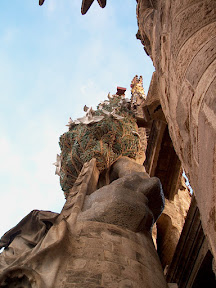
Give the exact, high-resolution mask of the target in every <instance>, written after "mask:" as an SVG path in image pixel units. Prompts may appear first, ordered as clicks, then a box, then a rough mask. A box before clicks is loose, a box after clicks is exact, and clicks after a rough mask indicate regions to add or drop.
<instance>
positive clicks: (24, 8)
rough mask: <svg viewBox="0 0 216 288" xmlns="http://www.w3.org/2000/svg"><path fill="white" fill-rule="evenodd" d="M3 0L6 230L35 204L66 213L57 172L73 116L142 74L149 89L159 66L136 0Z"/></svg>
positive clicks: (2, 206) (0, 226) (2, 209)
mask: <svg viewBox="0 0 216 288" xmlns="http://www.w3.org/2000/svg"><path fill="white" fill-rule="evenodd" d="M107 2H108V3H107V6H106V8H105V9H101V8H100V7H99V5H98V4H97V2H96V1H95V3H94V4H93V5H92V7H91V8H90V10H89V11H88V13H87V14H86V15H84V16H82V15H81V12H80V7H81V0H46V1H45V3H44V5H43V6H41V7H40V6H39V5H38V0H22V1H20V0H7V1H0V64H1V65H0V157H1V163H2V164H1V166H0V175H1V177H0V219H1V221H0V236H1V235H3V234H4V233H5V232H6V231H8V230H9V229H11V228H12V227H13V226H15V225H16V224H17V223H18V222H19V221H20V220H21V219H22V218H23V217H24V216H26V215H27V214H28V213H29V212H30V211H31V210H33V209H38V210H50V211H53V212H60V211H61V209H62V206H63V205H64V202H65V199H64V196H63V192H62V191H61V187H60V184H59V178H58V176H56V175H55V167H54V166H53V165H52V163H53V162H55V160H56V154H57V153H60V149H59V145H58V141H59V136H60V135H62V134H63V133H64V132H66V131H67V130H68V128H67V127H66V126H65V125H66V124H67V123H68V119H69V117H71V118H72V119H76V118H78V117H82V116H83V115H84V111H83V106H84V105H85V104H86V105H87V106H93V108H96V105H97V104H98V103H99V102H100V101H102V100H105V99H106V98H107V94H108V92H111V94H114V93H115V92H116V87H117V86H121V87H125V88H127V92H126V93H127V94H126V95H127V97H130V82H131V80H132V78H133V77H134V76H135V75H136V74H137V75H142V76H143V79H144V90H145V92H146V93H147V91H148V87H149V84H150V80H151V75H152V73H153V71H154V67H153V65H152V62H151V60H150V58H149V57H148V56H147V55H146V54H145V52H144V50H143V47H142V45H141V43H140V41H138V40H137V39H136V36H135V35H136V33H137V29H138V28H137V20H136V1H135V0H118V1H116V0H108V1H107Z"/></svg>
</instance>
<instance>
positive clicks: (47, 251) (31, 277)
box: [0, 157, 167, 288]
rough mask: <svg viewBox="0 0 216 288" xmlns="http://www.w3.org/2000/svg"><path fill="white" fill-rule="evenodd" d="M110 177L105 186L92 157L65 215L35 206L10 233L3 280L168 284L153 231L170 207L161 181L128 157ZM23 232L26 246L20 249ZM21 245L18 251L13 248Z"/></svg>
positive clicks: (0, 262)
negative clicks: (164, 210)
mask: <svg viewBox="0 0 216 288" xmlns="http://www.w3.org/2000/svg"><path fill="white" fill-rule="evenodd" d="M109 178H110V182H111V183H110V184H109V185H105V186H104V187H102V188H100V189H97V185H98V179H99V171H98V169H97V167H96V159H92V160H91V161H90V162H89V163H86V164H85V165H84V166H83V169H82V171H81V173H80V174H79V177H78V178H77V180H76V182H75V184H74V186H73V188H72V189H71V190H70V193H69V195H68V198H67V201H66V204H65V205H64V207H63V209H62V212H61V213H60V214H59V215H57V214H55V213H53V214H49V213H50V212H48V214H47V213H46V212H43V211H41V212H38V211H37V212H34V211H33V212H32V213H31V214H30V215H28V216H27V217H26V218H24V219H23V220H22V221H21V222H20V223H19V224H18V225H17V227H15V228H13V229H12V230H11V231H9V232H8V233H7V234H5V236H4V239H2V240H1V243H4V244H2V246H4V247H7V248H6V249H5V250H4V252H3V253H2V254H1V255H0V272H1V274H0V275H1V276H0V287H8V288H12V287H20V286H21V285H22V287H24V288H26V287H37V288H45V287H47V288H55V287H56V288H57V287H58V288H59V287H65V288H66V287H68V288H70V287H92V288H93V287H95V288H96V287H99V286H100V287H128V286H129V287H147V286H146V285H148V287H150V288H155V287H158V283H159V285H160V287H164V288H166V287H167V286H166V282H165V280H164V276H163V271H162V268H161V266H160V262H159V259H158V256H157V252H156V250H155V249H154V246H153V242H152V239H151V234H150V233H151V227H152V225H153V223H154V222H155V221H156V219H157V218H158V217H159V215H160V213H161V212H162V210H163V206H164V199H163V193H162V189H161V184H160V181H159V180H158V179H157V178H150V177H149V176H148V174H147V173H145V172H144V167H143V166H142V165H139V164H137V163H136V162H135V161H134V160H131V159H129V158H128V157H122V158H120V159H119V160H118V161H116V162H115V163H114V164H113V165H112V166H111V169H110V177H109ZM35 213H36V215H35ZM44 215H45V216H48V217H45V219H43V221H44V222H45V226H46V229H44V230H43V233H40V232H41V228H40V225H39V226H35V216H36V217H39V218H41V219H42V218H43V217H44ZM41 216H42V217H41ZM43 221H42V222H43ZM47 221H48V222H50V224H49V225H48V226H47V224H46V223H47ZM43 225H44V224H43ZM17 231H19V235H16V233H17ZM26 235H28V236H29V239H27V238H26ZM38 235H39V236H40V237H38ZM11 236H12V237H11ZM20 239H21V240H22V241H21V242H22V243H23V244H24V247H25V248H26V249H18V248H19V247H20V246H19V243H20ZM32 239H37V241H34V245H31V244H32V243H33V241H32ZM14 248H16V249H14ZM13 249H14V251H15V254H13V253H8V252H12V250H13ZM152 267H154V271H156V273H155V272H154V271H153V270H152ZM129 271H133V273H132V272H130V273H129ZM149 279H150V280H151V281H150V283H149ZM18 285H20V286H18Z"/></svg>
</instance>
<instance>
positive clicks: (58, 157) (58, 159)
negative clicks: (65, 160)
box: [53, 154, 61, 176]
mask: <svg viewBox="0 0 216 288" xmlns="http://www.w3.org/2000/svg"><path fill="white" fill-rule="evenodd" d="M53 165H55V166H56V170H55V175H58V176H60V169H61V156H60V155H58V154H57V155H56V162H55V163H53Z"/></svg>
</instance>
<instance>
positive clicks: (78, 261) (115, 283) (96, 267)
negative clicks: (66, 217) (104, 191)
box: [58, 222, 167, 288]
mask: <svg viewBox="0 0 216 288" xmlns="http://www.w3.org/2000/svg"><path fill="white" fill-rule="evenodd" d="M71 240H72V241H71V245H70V247H71V248H70V250H71V251H70V252H69V254H70V255H71V256H70V258H69V259H68V260H67V261H68V263H67V268H66V273H65V279H64V280H63V282H62V283H63V285H62V286H58V287H64V288H72V287H88V288H96V287H97V288H99V287H101V288H102V287H111V288H115V287H116V288H120V287H125V288H126V287H146V288H151V287H152V288H153V287H154V288H157V287H158V288H162V287H164V288H165V287H167V284H166V281H165V279H164V276H163V271H162V268H161V265H160V261H159V258H158V255H157V252H156V250H155V248H154V245H153V242H152V239H151V236H150V234H148V233H145V234H143V233H134V232H132V231H129V230H125V229H122V228H120V227H118V226H115V225H110V224H105V223H99V222H83V223H80V224H79V225H78V226H77V235H76V237H73V239H72V238H71Z"/></svg>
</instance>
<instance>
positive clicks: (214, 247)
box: [137, 0, 216, 258]
mask: <svg viewBox="0 0 216 288" xmlns="http://www.w3.org/2000/svg"><path fill="white" fill-rule="evenodd" d="M137 17H138V25H139V31H138V34H137V37H138V38H139V39H141V41H142V43H143V44H144V46H145V50H146V51H147V53H148V54H149V55H150V57H151V58H152V60H153V63H154V66H155V68H156V73H155V75H154V81H156V82H157V83H158V84H157V85H155V86H157V89H156V90H157V91H158V94H159V98H160V103H161V105H162V109H163V112H164V115H165V117H166V120H167V122H168V125H169V132H170V136H171V138H172V141H173V144H174V147H175V150H176V152H177V154H178V156H179V158H180V160H181V163H182V165H183V167H184V169H185V171H186V173H187V174H188V176H189V179H190V182H191V185H192V187H193V189H194V193H195V196H196V200H197V204H198V207H199V210H200V214H201V220H202V225H203V228H204V232H205V234H206V235H207V238H208V240H209V244H210V247H211V251H212V253H213V255H214V257H215V258H216V225H215V223H216V197H215V191H216V185H215V175H216V111H215V107H216V105H215V103H216V102H215V101H216V100H215V99H216V97H215V91H216V89H215V87H216V80H215V75H216V60H215V58H216V57H215V56H216V50H215V47H216V38H215V31H216V1H211V0H191V1H188V0H179V1H170V0H168V1H162V0H158V1H149V0H138V6H137Z"/></svg>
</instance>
